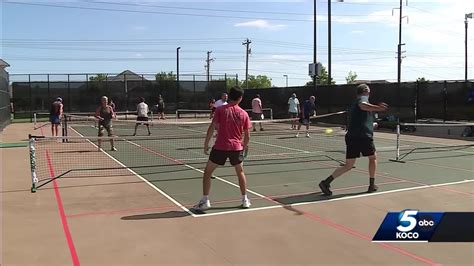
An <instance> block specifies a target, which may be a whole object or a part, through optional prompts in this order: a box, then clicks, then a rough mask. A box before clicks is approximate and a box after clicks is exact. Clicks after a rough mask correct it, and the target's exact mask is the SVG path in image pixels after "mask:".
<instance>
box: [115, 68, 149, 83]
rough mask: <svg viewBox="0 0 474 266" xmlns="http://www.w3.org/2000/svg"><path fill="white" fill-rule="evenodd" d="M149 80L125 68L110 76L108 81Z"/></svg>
mask: <svg viewBox="0 0 474 266" xmlns="http://www.w3.org/2000/svg"><path fill="white" fill-rule="evenodd" d="M125 80H127V81H148V80H147V79H146V78H145V77H144V76H142V75H138V74H137V73H134V72H133V71H130V70H125V71H123V72H122V73H120V74H118V75H116V76H108V77H107V81H125Z"/></svg>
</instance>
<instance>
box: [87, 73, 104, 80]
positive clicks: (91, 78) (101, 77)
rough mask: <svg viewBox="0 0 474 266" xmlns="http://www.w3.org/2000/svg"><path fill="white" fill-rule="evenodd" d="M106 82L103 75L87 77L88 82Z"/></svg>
mask: <svg viewBox="0 0 474 266" xmlns="http://www.w3.org/2000/svg"><path fill="white" fill-rule="evenodd" d="M106 80H107V75H105V74H97V75H96V76H91V77H89V81H99V82H101V81H106Z"/></svg>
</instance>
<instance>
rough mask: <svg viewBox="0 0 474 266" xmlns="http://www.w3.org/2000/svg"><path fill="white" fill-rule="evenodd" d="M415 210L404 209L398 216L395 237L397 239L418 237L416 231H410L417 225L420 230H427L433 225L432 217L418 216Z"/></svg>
mask: <svg viewBox="0 0 474 266" xmlns="http://www.w3.org/2000/svg"><path fill="white" fill-rule="evenodd" d="M417 215H418V211H417V210H406V211H403V212H401V213H400V215H399V216H398V226H397V230H398V232H396V234H395V237H396V238H397V239H418V238H419V237H420V235H419V233H418V232H412V231H413V229H415V228H416V227H417V226H418V228H419V229H420V230H421V231H429V230H431V229H432V228H433V227H434V226H435V222H434V220H433V217H431V216H427V215H423V216H420V217H418V219H417Z"/></svg>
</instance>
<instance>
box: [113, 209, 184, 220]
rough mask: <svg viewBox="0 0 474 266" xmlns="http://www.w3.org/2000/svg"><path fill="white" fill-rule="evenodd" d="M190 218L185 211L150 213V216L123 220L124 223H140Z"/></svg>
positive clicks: (129, 217)
mask: <svg viewBox="0 0 474 266" xmlns="http://www.w3.org/2000/svg"><path fill="white" fill-rule="evenodd" d="M186 216H189V213H187V212H184V211H169V212H163V213H149V214H139V215H131V216H124V217H122V218H121V220H124V221H138V220H152V219H172V218H181V217H186Z"/></svg>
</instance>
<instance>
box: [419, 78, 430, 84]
mask: <svg viewBox="0 0 474 266" xmlns="http://www.w3.org/2000/svg"><path fill="white" fill-rule="evenodd" d="M416 82H418V83H428V82H429V80H427V79H425V77H420V78H417V79H416Z"/></svg>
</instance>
